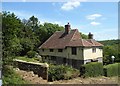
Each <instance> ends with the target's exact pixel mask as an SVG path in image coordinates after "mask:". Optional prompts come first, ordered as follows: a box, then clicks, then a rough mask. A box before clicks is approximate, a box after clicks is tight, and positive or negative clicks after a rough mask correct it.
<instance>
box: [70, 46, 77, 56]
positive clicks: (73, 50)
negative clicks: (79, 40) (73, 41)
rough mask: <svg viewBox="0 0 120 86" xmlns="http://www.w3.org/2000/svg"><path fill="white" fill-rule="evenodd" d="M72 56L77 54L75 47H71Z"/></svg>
mask: <svg viewBox="0 0 120 86" xmlns="http://www.w3.org/2000/svg"><path fill="white" fill-rule="evenodd" d="M71 49H72V55H76V54H77V48H76V47H72V48H71Z"/></svg>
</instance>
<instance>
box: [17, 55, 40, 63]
mask: <svg viewBox="0 0 120 86" xmlns="http://www.w3.org/2000/svg"><path fill="white" fill-rule="evenodd" d="M15 59H19V60H23V61H27V62H41V61H42V60H41V59H40V58H37V57H33V58H28V57H27V56H18V57H15Z"/></svg>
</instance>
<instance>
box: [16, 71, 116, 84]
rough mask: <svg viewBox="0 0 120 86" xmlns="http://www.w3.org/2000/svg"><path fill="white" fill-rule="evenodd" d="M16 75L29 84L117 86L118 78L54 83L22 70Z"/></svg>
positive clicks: (82, 79) (71, 80)
mask: <svg viewBox="0 0 120 86" xmlns="http://www.w3.org/2000/svg"><path fill="white" fill-rule="evenodd" d="M16 73H18V74H19V75H20V76H21V77H22V78H23V79H24V80H26V81H28V82H30V83H29V84H117V83H118V77H111V78H110V77H104V76H100V77H94V78H81V77H78V78H74V79H70V80H59V81H54V82H47V81H46V80H43V79H42V78H41V77H38V75H35V74H34V73H33V72H32V71H31V72H26V71H23V70H18V69H17V70H16Z"/></svg>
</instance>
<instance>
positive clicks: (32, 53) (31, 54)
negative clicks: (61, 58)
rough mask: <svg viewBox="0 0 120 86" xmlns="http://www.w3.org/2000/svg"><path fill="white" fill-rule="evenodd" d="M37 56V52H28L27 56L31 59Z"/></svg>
mask: <svg viewBox="0 0 120 86" xmlns="http://www.w3.org/2000/svg"><path fill="white" fill-rule="evenodd" d="M35 54H36V52H35V51H28V52H27V56H28V57H29V58H33V57H35Z"/></svg>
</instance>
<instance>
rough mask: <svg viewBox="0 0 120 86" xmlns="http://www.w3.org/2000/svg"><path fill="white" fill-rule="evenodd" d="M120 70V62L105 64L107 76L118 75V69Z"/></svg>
mask: <svg viewBox="0 0 120 86" xmlns="http://www.w3.org/2000/svg"><path fill="white" fill-rule="evenodd" d="M119 70H120V63H115V64H109V65H106V66H104V75H105V76H108V77H110V76H118V73H119V72H118V71H119Z"/></svg>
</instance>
